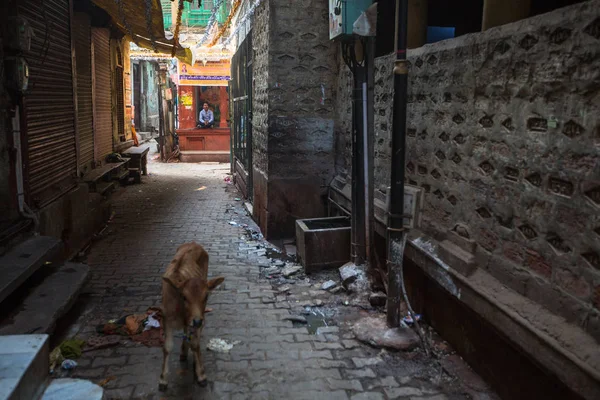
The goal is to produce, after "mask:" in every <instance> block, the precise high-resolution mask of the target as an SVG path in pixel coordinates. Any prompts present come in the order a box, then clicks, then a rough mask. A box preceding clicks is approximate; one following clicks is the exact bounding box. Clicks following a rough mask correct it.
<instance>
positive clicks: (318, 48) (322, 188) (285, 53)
mask: <svg viewBox="0 0 600 400" xmlns="http://www.w3.org/2000/svg"><path fill="white" fill-rule="evenodd" d="M266 8H267V6H265V7H264V8H263V9H262V10H260V11H259V13H258V14H257V16H256V21H255V26H254V33H253V35H254V36H253V41H254V42H253V45H254V47H255V48H256V49H257V51H256V52H255V55H254V56H255V60H254V68H255V69H254V91H255V92H254V95H255V97H254V99H253V102H254V115H253V146H254V154H255V159H254V165H255V168H256V169H255V175H256V173H257V171H260V174H266V175H267V181H268V183H267V185H266V188H267V192H268V194H267V196H266V198H267V202H266V204H265V205H263V206H266V213H267V215H268V218H267V220H266V221H265V222H266V224H265V225H264V226H263V225H261V227H262V228H263V229H264V230H265V231H266V235H267V237H269V238H275V237H290V236H294V233H295V228H294V223H295V220H296V219H298V218H306V217H318V216H322V215H325V212H326V208H325V204H326V203H325V201H324V198H323V196H324V195H325V194H326V188H327V186H328V184H329V182H330V181H331V179H332V177H333V173H334V134H333V127H334V111H333V101H332V98H333V95H334V93H335V82H336V81H335V79H336V69H337V64H336V58H335V44H334V43H332V42H330V40H329V32H328V25H327V8H328V5H327V3H326V2H323V1H318V0H312V1H309V2H297V1H291V0H271V1H269V2H268V10H266ZM265 19H268V28H267V29H268V32H264V31H261V29H264V25H262V24H264V22H265V21H264V20H265ZM265 47H266V49H265ZM265 50H267V51H268V53H267V54H262V53H261V52H262V51H265ZM265 58H266V60H265ZM265 62H266V64H267V68H266V71H265V70H264V69H265ZM265 77H266V79H265ZM262 178H263V177H259V178H258V180H260V179H262ZM255 182H256V181H255ZM257 184H258V186H259V189H260V188H264V187H265V185H264V184H261V183H260V182H257ZM255 193H256V194H257V195H259V196H260V191H256V190H255ZM255 207H256V204H255ZM259 221H260V219H259Z"/></svg>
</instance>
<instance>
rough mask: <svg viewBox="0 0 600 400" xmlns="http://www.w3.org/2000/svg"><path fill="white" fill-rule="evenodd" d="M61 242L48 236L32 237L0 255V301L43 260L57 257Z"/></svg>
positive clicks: (31, 273)
mask: <svg viewBox="0 0 600 400" xmlns="http://www.w3.org/2000/svg"><path fill="white" fill-rule="evenodd" d="M61 251H62V242H61V241H60V240H59V239H56V238H53V237H49V236H36V237H32V238H30V239H28V240H26V241H24V242H23V243H20V244H19V245H17V246H15V247H14V248H13V249H12V250H10V251H8V252H7V253H6V254H5V255H4V256H2V257H0V303H1V302H2V301H4V300H5V299H6V298H7V297H8V296H10V295H11V294H12V293H13V292H14V291H15V290H17V289H18V288H19V286H21V285H22V284H23V282H25V281H26V280H27V279H28V278H29V277H30V276H31V275H33V274H34V273H35V272H36V271H37V270H39V269H40V268H41V267H42V266H43V265H44V262H46V261H50V260H52V259H53V258H55V257H57V256H58V255H59V253H60V252H61Z"/></svg>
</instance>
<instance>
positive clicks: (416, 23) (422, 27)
mask: <svg viewBox="0 0 600 400" xmlns="http://www.w3.org/2000/svg"><path fill="white" fill-rule="evenodd" d="M425 43H427V0H408V37H407V46H408V48H409V49H414V48H417V47H421V46H423V45H424V44H425Z"/></svg>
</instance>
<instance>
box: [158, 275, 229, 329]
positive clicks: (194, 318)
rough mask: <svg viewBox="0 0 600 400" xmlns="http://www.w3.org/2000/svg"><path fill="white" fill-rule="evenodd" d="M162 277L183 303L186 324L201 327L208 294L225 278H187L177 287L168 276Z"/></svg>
mask: <svg viewBox="0 0 600 400" xmlns="http://www.w3.org/2000/svg"><path fill="white" fill-rule="evenodd" d="M163 279H164V280H165V281H166V282H167V283H168V284H169V285H170V286H171V287H172V288H173V289H175V290H176V291H177V293H178V294H179V296H180V297H181V299H182V301H183V303H184V311H185V315H184V319H185V323H186V324H187V326H188V327H189V328H190V329H191V330H192V331H194V330H198V329H201V328H202V326H203V324H204V312H205V309H206V304H207V302H208V295H209V294H210V292H212V291H213V290H214V289H215V288H216V287H217V286H219V285H220V284H221V283H223V281H224V280H225V278H223V277H222V276H219V277H218V278H214V279H211V280H209V281H206V280H204V279H200V278H193V279H189V280H187V281H186V282H185V283H184V284H183V285H182V286H181V288H178V287H177V286H175V284H173V282H171V280H170V279H169V278H164V277H163Z"/></svg>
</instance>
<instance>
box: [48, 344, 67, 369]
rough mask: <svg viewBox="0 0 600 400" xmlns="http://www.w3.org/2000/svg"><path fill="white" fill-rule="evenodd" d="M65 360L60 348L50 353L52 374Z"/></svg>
mask: <svg viewBox="0 0 600 400" xmlns="http://www.w3.org/2000/svg"><path fill="white" fill-rule="evenodd" d="M64 359H65V358H64V357H63V355H62V353H61V352H60V346H57V347H56V348H55V349H54V350H52V352H51V353H50V373H53V372H54V369H55V368H56V366H57V365H59V364H62V362H63V360H64Z"/></svg>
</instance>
